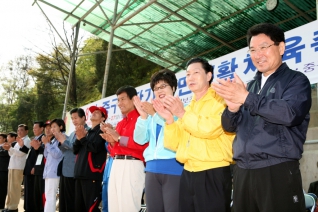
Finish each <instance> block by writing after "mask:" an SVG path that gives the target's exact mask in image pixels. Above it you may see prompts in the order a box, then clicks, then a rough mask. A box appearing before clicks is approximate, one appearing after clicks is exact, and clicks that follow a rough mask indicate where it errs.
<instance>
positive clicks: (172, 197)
mask: <svg viewBox="0 0 318 212" xmlns="http://www.w3.org/2000/svg"><path fill="white" fill-rule="evenodd" d="M145 186H146V200H147V211H150V212H177V211H178V210H179V204H178V202H179V189H180V176H178V175H171V174H158V173H152V172H147V173H146V181H145Z"/></svg>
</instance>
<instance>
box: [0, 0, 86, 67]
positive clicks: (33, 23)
mask: <svg viewBox="0 0 318 212" xmlns="http://www.w3.org/2000/svg"><path fill="white" fill-rule="evenodd" d="M33 2H34V0H10V1H1V3H0V23H1V25H0V26H1V33H0V66H3V65H4V64H7V63H8V61H9V60H13V59H14V58H16V57H18V56H20V55H27V54H30V53H31V54H32V52H41V51H48V50H50V49H51V48H50V47H51V45H50V42H51V39H50V36H49V25H48V22H47V21H46V18H45V16H44V15H43V13H42V12H41V10H40V8H39V7H38V6H37V5H36V4H34V5H33V6H32V4H33ZM40 6H41V7H42V9H43V10H44V12H45V13H46V14H47V16H48V18H49V19H50V21H51V22H52V23H53V25H54V26H55V28H56V29H57V30H58V31H60V32H61V30H62V29H63V27H62V23H63V19H61V18H60V17H58V14H57V11H54V10H52V9H50V8H48V7H45V5H43V4H42V3H40ZM65 26H66V29H67V30H69V31H71V27H72V26H71V25H69V24H67V23H66V25H65ZM81 33H83V34H86V35H87V36H88V35H89V33H88V32H87V33H84V32H81Z"/></svg>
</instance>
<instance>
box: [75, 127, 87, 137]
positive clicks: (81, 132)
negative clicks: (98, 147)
mask: <svg viewBox="0 0 318 212" xmlns="http://www.w3.org/2000/svg"><path fill="white" fill-rule="evenodd" d="M75 134H76V138H77V140H80V139H82V138H84V137H85V136H86V134H87V131H86V129H85V127H84V126H83V125H78V126H76V127H75Z"/></svg>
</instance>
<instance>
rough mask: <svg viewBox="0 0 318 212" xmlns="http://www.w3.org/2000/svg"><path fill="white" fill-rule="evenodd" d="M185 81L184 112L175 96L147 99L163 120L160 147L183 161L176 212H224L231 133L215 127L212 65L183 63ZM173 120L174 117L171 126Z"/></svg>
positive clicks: (218, 101)
mask: <svg viewBox="0 0 318 212" xmlns="http://www.w3.org/2000/svg"><path fill="white" fill-rule="evenodd" d="M186 71H187V72H186V82H187V86H188V87H189V89H190V90H191V91H192V92H193V97H192V101H191V102H190V104H189V105H188V106H186V107H185V108H184V107H183V103H182V101H181V100H180V98H179V97H173V96H166V97H165V100H164V102H163V103H162V102H160V101H157V100H153V106H154V108H155V109H156V111H157V113H158V114H160V115H161V116H162V117H163V118H164V119H165V121H166V126H165V130H164V146H165V147H166V148H169V149H171V150H174V151H176V159H177V160H178V161H179V162H181V163H184V170H183V172H182V175H181V180H180V199H179V211H182V212H188V211H189V212H193V211H196V212H205V211H207V212H208V211H217V212H228V211H230V202H231V190H232V181H231V173H230V163H231V162H232V157H233V152H232V143H233V139H234V134H230V133H227V132H225V131H224V130H223V128H222V126H221V115H222V112H223V110H224V109H225V107H226V105H225V102H224V100H223V99H222V98H221V97H220V96H218V95H217V94H216V92H215V91H214V90H213V89H212V88H210V84H211V82H212V80H213V67H212V66H211V65H210V64H209V63H208V62H207V61H205V60H203V59H201V58H193V59H191V60H190V61H189V62H188V63H187V70H186ZM173 116H177V117H178V120H177V121H176V122H175V121H174V118H173Z"/></svg>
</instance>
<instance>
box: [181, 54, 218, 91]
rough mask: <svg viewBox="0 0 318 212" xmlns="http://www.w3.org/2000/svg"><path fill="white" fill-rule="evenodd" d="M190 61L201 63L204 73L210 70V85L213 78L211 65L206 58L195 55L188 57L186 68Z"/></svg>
mask: <svg viewBox="0 0 318 212" xmlns="http://www.w3.org/2000/svg"><path fill="white" fill-rule="evenodd" d="M192 63H201V65H202V68H203V69H204V70H205V73H209V72H211V74H212V77H211V80H210V81H209V84H210V85H211V82H212V81H213V78H214V74H213V66H211V65H210V64H209V62H208V61H207V60H205V59H202V58H199V57H195V58H192V59H190V60H189V61H188V62H187V65H186V68H188V66H189V65H191V64H192Z"/></svg>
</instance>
